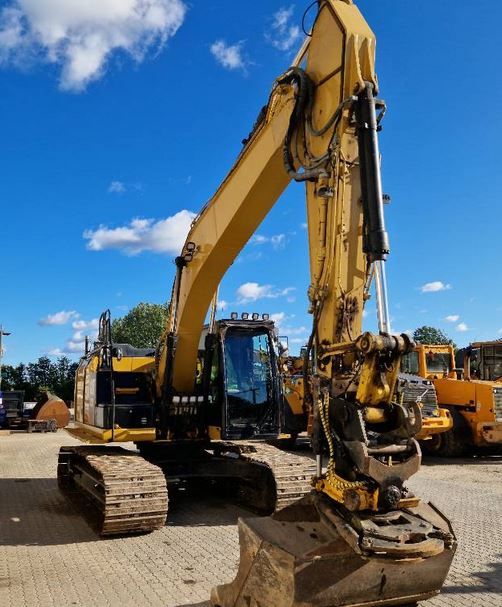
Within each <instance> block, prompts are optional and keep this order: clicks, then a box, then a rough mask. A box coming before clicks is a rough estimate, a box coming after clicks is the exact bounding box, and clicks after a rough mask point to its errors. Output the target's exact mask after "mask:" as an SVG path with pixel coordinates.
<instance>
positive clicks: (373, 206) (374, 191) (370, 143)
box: [356, 82, 389, 262]
mask: <svg viewBox="0 0 502 607" xmlns="http://www.w3.org/2000/svg"><path fill="white" fill-rule="evenodd" d="M356 119H357V140H358V144H359V165H360V168H361V198H362V202H363V212H364V227H365V230H364V242H363V250H364V252H365V253H366V255H367V257H368V261H369V262H373V261H377V260H385V259H386V258H387V255H388V254H389V236H388V234H387V231H386V230H385V220H384V210H383V195H382V179H381V174H380V152H379V149H378V122H377V117H376V107H375V99H374V98H373V85H372V84H371V83H369V82H366V86H365V88H364V89H363V90H362V91H361V93H360V94H359V95H358V98H357V102H356Z"/></svg>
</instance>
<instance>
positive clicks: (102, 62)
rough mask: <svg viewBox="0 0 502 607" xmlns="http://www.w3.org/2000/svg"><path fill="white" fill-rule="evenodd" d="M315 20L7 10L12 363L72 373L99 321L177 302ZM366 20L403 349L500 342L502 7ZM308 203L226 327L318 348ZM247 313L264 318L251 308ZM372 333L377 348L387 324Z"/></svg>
mask: <svg viewBox="0 0 502 607" xmlns="http://www.w3.org/2000/svg"><path fill="white" fill-rule="evenodd" d="M306 4H307V3H306V2H298V1H297V2H296V3H295V4H290V3H287V2H286V3H284V2H280V1H276V0H255V1H254V2H252V3H247V2H246V3H243V2H235V1H230V0H220V1H210V0H206V1H204V2H202V1H200V0H199V1H197V0H193V1H192V2H190V3H188V2H182V0H147V1H146V2H145V3H144V4H143V13H141V14H139V13H138V12H135V10H134V9H135V6H136V5H137V0H100V1H99V2H98V0H73V1H72V2H70V1H69V0H37V1H36V2H35V0H7V1H1V2H0V81H1V95H0V132H1V141H0V174H1V179H0V201H1V209H2V215H1V228H2V237H1V243H2V246H1V259H0V278H1V285H2V288H1V299H0V322H1V323H3V325H4V327H5V328H6V329H7V330H9V331H12V335H11V336H10V337H8V338H6V343H5V346H6V351H5V361H6V362H8V363H17V362H19V361H24V362H28V361H30V360H33V359H35V358H37V357H38V356H40V355H42V354H45V353H49V352H50V353H52V354H57V353H61V352H69V353H72V354H73V355H77V354H78V352H79V349H80V348H81V344H82V338H83V335H84V334H85V333H92V331H93V330H94V323H93V319H95V318H96V317H97V316H98V315H99V313H100V312H101V311H102V310H103V309H105V308H107V307H109V308H110V309H111V311H112V314H113V315H114V316H119V315H122V314H124V312H125V311H127V309H129V308H131V307H132V306H134V305H135V304H136V303H138V302H139V301H152V302H162V301H165V300H167V298H168V296H169V293H170V288H171V282H172V277H173V264H172V258H173V256H174V251H175V249H176V247H177V246H178V242H179V240H180V234H181V233H182V231H183V229H184V228H183V226H184V225H185V224H186V222H187V218H188V217H189V215H188V213H186V212H185V213H181V214H180V212H181V211H191V212H196V211H197V210H198V209H199V208H200V207H201V206H202V204H203V203H204V202H205V201H206V200H207V199H208V198H209V197H210V196H211V195H212V193H213V192H214V191H215V189H216V188H217V186H218V184H219V183H220V181H221V180H222V179H223V178H224V176H225V174H226V172H227V171H228V169H229V168H230V167H231V165H232V163H233V161H234V159H235V157H236V155H237V154H238V152H239V150H240V148H241V143H240V142H241V140H242V139H243V138H244V137H245V136H246V135H247V134H248V132H249V130H250V129H251V127H252V124H253V122H254V120H255V118H256V116H257V113H258V111H259V109H260V108H261V106H262V105H263V104H264V103H265V102H266V99H267V97H268V94H269V91H270V88H271V84H272V82H273V80H274V78H275V77H277V76H278V75H279V74H280V73H282V72H283V71H284V70H285V69H286V68H287V67H288V65H289V62H290V61H291V59H292V57H293V56H294V54H295V50H296V49H297V47H298V46H299V44H300V43H301V36H300V35H299V32H298V25H299V23H300V20H301V15H302V13H303V9H304V7H305V6H306ZM145 7H146V8H145ZM359 7H360V8H361V10H362V11H363V14H364V15H365V17H366V19H367V20H368V22H369V24H370V25H371V27H372V28H373V30H374V31H375V33H376V35H377V69H378V74H379V79H380V87H381V96H382V97H383V98H384V99H385V100H386V102H387V105H388V113H387V116H386V118H385V122H384V130H383V132H382V134H381V138H380V142H381V151H382V155H383V180H384V190H385V191H386V192H388V193H389V194H390V195H391V196H392V203H391V205H390V206H389V207H387V221H388V228H389V232H390V238H391V247H392V254H391V257H390V259H389V262H388V280H389V292H390V309H391V314H392V318H393V329H394V330H396V331H404V330H408V329H413V328H415V327H417V326H420V325H423V324H429V325H433V326H437V327H441V328H442V329H444V330H445V331H447V332H448V334H449V335H450V336H451V337H452V338H453V339H454V340H455V341H456V342H457V343H459V344H464V343H467V342H469V341H471V340H474V339H492V338H494V337H497V336H500V332H501V330H502V283H501V280H500V257H499V254H498V253H497V252H496V250H497V243H498V239H499V234H500V227H501V225H502V206H501V204H500V201H501V194H502V171H501V170H500V139H501V137H500V135H501V133H502V112H500V110H499V108H498V105H499V104H498V100H499V98H500V97H501V92H502V91H501V88H502V84H501V79H500V75H499V64H500V57H501V56H502V38H501V37H500V36H498V35H497V34H496V30H494V27H493V25H494V24H497V23H500V21H501V19H502V6H499V4H498V3H495V2H492V1H489V0H480V1H479V2H478V3H476V7H475V8H474V9H473V5H472V3H471V4H469V3H466V2H458V1H454V0H442V1H441V2H437V0H435V1H432V0H422V1H421V2H416V1H414V0H400V1H398V2H396V1H395V0H380V1H379V2H373V1H371V0H361V1H360V2H359ZM304 203H305V199H304V194H303V189H302V186H301V185H298V184H292V185H291V186H290V187H289V188H288V190H287V191H286V193H285V195H284V196H283V197H282V198H281V199H280V200H279V201H278V203H277V205H276V206H275V207H274V209H273V210H272V212H271V213H270V215H269V216H268V217H267V219H266V220H265V221H264V223H263V224H262V226H261V227H260V229H259V231H258V235H259V237H258V238H255V239H254V240H253V242H251V243H249V244H248V246H247V247H246V249H245V250H244V251H243V253H242V254H241V256H240V257H239V259H238V260H237V261H236V263H234V265H233V266H232V267H231V268H230V270H229V272H228V274H227V276H226V277H225V280H224V282H223V284H222V287H221V291H220V299H222V300H224V301H225V302H227V303H228V304H229V305H228V307H227V310H226V311H227V312H228V311H230V310H233V309H235V310H238V311H244V310H249V311H258V312H269V313H272V314H275V315H277V316H276V318H278V319H280V321H281V325H282V326H281V330H282V332H283V333H285V334H289V336H290V340H291V341H292V342H293V345H294V347H298V346H299V345H300V344H301V343H302V342H303V340H304V339H305V338H306V336H307V334H308V327H309V326H310V317H309V316H308V314H307V313H306V309H307V301H306V295H305V293H306V288H307V284H308V258H307V256H308V251H307V242H306V232H305V230H304V228H303V227H302V224H303V223H304V222H305V213H304ZM166 220H167V221H166ZM117 228H118V229H117ZM246 283H251V286H250V285H249V284H248V285H247V287H246V286H245V287H244V288H243V287H242V286H243V285H246ZM253 283H256V284H253ZM424 285H429V287H428V288H426V289H425V291H426V292H423V286H424ZM239 289H240V291H239ZM243 294H244V295H245V294H247V295H248V296H251V297H256V299H255V301H248V303H246V304H242V303H241V304H239V303H236V302H238V301H239V300H240V299H242V296H243ZM248 299H249V297H248ZM448 317H449V320H448V319H447V318H448ZM365 324H366V327H367V328H368V329H374V328H375V314H374V310H373V304H372V303H371V302H370V304H369V307H368V315H367V317H366V320H365Z"/></svg>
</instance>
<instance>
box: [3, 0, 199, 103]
mask: <svg viewBox="0 0 502 607" xmlns="http://www.w3.org/2000/svg"><path fill="white" fill-rule="evenodd" d="M186 10H187V7H186V5H185V3H184V2H183V1H182V0H10V3H9V4H8V5H7V6H5V7H4V8H3V9H2V10H1V11H0V64H2V63H3V64H11V65H17V64H20V63H23V62H26V61H33V60H38V61H43V62H47V63H52V64H56V65H58V66H60V67H61V76H60V82H59V84H60V88H61V89H62V90H69V91H81V90H83V89H85V87H86V86H87V84H89V82H92V81H93V80H97V79H98V78H100V77H101V76H102V75H103V74H104V72H105V70H106V65H107V63H108V61H109V59H110V57H111V56H112V54H118V53H119V52H122V53H127V54H128V55H130V56H131V57H132V58H133V59H134V60H135V61H136V62H137V63H139V62H141V61H143V59H144V58H145V56H146V54H147V53H148V51H149V50H150V49H154V50H157V51H158V50H160V49H161V48H162V47H163V46H164V45H165V43H166V42H167V40H168V39H169V38H171V37H172V36H174V34H175V33H176V32H177V30H178V29H179V27H180V26H181V25H182V23H183V21H184V18H185V14H186Z"/></svg>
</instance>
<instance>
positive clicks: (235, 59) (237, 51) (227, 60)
mask: <svg viewBox="0 0 502 607" xmlns="http://www.w3.org/2000/svg"><path fill="white" fill-rule="evenodd" d="M242 45H243V42H237V43H236V44H227V43H226V42H225V40H217V41H216V42H213V44H211V48H210V50H211V54H212V55H213V57H214V58H215V59H216V61H217V62H218V63H219V64H220V65H222V66H223V67H224V68H225V69H227V70H244V71H245V70H246V61H245V60H244V58H243V56H242Z"/></svg>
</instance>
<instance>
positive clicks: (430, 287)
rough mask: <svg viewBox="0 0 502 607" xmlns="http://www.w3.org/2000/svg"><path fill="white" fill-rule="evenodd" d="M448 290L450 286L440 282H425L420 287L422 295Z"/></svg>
mask: <svg viewBox="0 0 502 607" xmlns="http://www.w3.org/2000/svg"><path fill="white" fill-rule="evenodd" d="M448 289H451V285H447V284H445V283H444V282H441V281H440V280H435V281H433V282H427V283H425V284H424V285H422V286H421V287H420V290H421V291H422V293H436V292H437V291H447V290H448Z"/></svg>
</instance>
